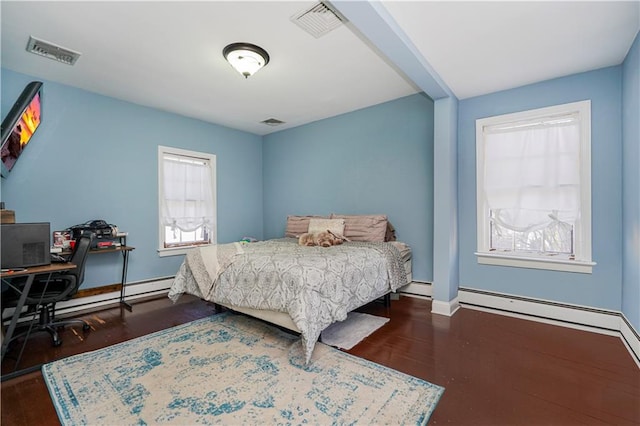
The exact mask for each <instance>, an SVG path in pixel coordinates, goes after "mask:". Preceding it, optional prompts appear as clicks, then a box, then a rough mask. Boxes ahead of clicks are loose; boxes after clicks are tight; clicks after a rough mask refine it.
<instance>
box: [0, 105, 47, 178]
mask: <svg viewBox="0 0 640 426" xmlns="http://www.w3.org/2000/svg"><path fill="white" fill-rule="evenodd" d="M39 125H40V93H37V94H36V95H35V96H34V97H33V99H32V100H31V102H30V103H29V105H28V106H27V108H26V109H25V110H24V112H23V113H22V116H21V117H20V120H18V122H17V123H16V125H15V126H14V127H13V129H12V131H11V134H10V135H9V138H8V139H7V141H6V142H5V143H4V145H2V162H3V163H4V166H5V167H6V168H7V170H11V169H12V168H13V165H14V164H15V162H16V160H17V159H18V157H19V156H20V154H21V153H22V150H23V149H24V147H25V146H27V144H28V143H29V140H30V139H31V136H32V135H33V133H34V132H35V131H36V129H37V128H38V126H39Z"/></svg>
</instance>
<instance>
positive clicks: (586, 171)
mask: <svg viewBox="0 0 640 426" xmlns="http://www.w3.org/2000/svg"><path fill="white" fill-rule="evenodd" d="M568 113H578V114H579V117H580V118H579V120H580V219H579V223H577V224H576V227H575V231H574V232H575V258H569V257H568V256H567V257H565V258H562V257H560V258H558V257H555V256H554V257H552V256H549V255H544V254H537V253H526V252H500V253H496V252H495V251H490V237H491V229H490V220H489V207H488V203H487V200H486V197H485V191H484V166H485V159H484V135H483V128H484V127H485V126H497V125H507V124H510V123H515V122H522V121H527V120H535V119H542V118H548V117H550V116H551V117H552V116H557V115H561V114H568ZM476 182H477V188H476V199H477V252H476V253H475V254H476V256H477V260H478V263H479V264H484V265H498V266H511V267H520V268H533V269H547V270H553V271H564V272H578V273H587V274H590V273H592V268H593V266H594V265H595V262H593V261H592V257H591V244H592V243H591V101H589V100H586V101H580V102H573V103H568V104H563V105H555V106H551V107H546V108H539V109H534V110H529V111H523V112H517V113H512V114H505V115H499V116H494V117H488V118H482V119H478V120H476Z"/></svg>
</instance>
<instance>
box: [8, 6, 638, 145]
mask: <svg viewBox="0 0 640 426" xmlns="http://www.w3.org/2000/svg"><path fill="white" fill-rule="evenodd" d="M315 3H316V2H312V1H283V2H272V1H257V2H249V1H199V2H183V1H180V2H168V1H142V2H123V1H117V2H98V1H84V2H79V1H72V2H56V1H44V2H33V1H26V2H25V1H15V2H13V1H6V0H3V1H2V2H0V13H1V16H0V18H1V24H2V25H1V31H2V33H1V35H2V56H1V65H2V67H4V68H8V69H11V70H14V71H18V72H21V73H25V74H29V75H33V76H35V77H38V78H42V79H46V80H49V81H55V82H59V83H63V84H67V85H70V86H75V87H79V88H82V89H86V90H89V91H92V92H96V93H99V94H103V95H107V96H111V97H114V98H118V99H123V100H127V101H130V102H134V103H137V104H140V105H145V106H150V107H153V108H157V109H160V110H165V111H170V112H175V113H178V114H182V115H185V116H188V117H194V118H197V119H201V120H204V121H208V122H213V123H217V124H221V125H225V126H228V127H232V128H236V129H240V130H244V131H248V132H251V133H255V134H259V135H264V134H268V133H270V132H273V131H278V130H282V129H286V128H290V127H295V126H299V125H301V124H305V123H309V122H313V121H317V120H320V119H323V118H327V117H332V116H335V115H338V114H342V113H345V112H349V111H354V110H357V109H360V108H364V107H367V106H371V105H375V104H379V103H382V102H385V101H389V100H392V99H396V98H400V97H403V96H407V95H410V94H413V93H417V92H420V91H422V90H426V89H425V88H424V87H422V86H421V84H420V82H419V78H416V77H415V76H413V77H412V80H410V79H409V78H408V77H407V75H411V74H410V73H406V72H404V69H403V65H404V64H401V63H392V62H391V60H390V59H389V58H388V57H383V56H382V54H381V53H380V52H384V51H385V50H384V46H379V44H381V42H380V40H377V41H376V42H372V41H370V40H366V39H364V38H363V37H362V35H361V34H366V32H362V33H361V32H360V31H359V28H358V27H357V26H355V24H353V22H350V23H349V24H347V25H343V26H340V27H339V28H337V29H335V30H333V31H331V32H329V33H328V34H326V35H325V36H322V37H320V38H317V39H316V38H314V37H312V36H311V35H309V34H307V33H305V32H304V31H303V30H302V29H300V28H299V27H298V26H297V25H295V24H293V23H292V22H291V21H290V19H289V18H290V17H291V16H292V15H294V14H296V13H298V12H300V11H301V10H303V9H305V8H307V7H310V6H312V5H314V4H315ZM377 4H379V5H382V7H383V8H384V10H385V11H386V14H387V15H389V16H390V17H391V19H392V21H395V22H394V23H393V24H394V25H390V26H389V28H391V30H392V31H393V32H394V33H395V34H398V37H400V38H401V39H402V40H405V41H406V44H407V46H408V49H409V50H411V51H413V52H414V53H417V55H418V56H419V59H420V61H421V62H422V63H423V64H427V66H426V67H425V69H422V70H420V71H419V72H421V73H425V74H426V73H428V72H429V71H428V70H432V71H435V73H437V76H438V81H441V82H443V83H442V84H443V85H445V86H446V89H447V90H446V91H447V92H450V93H453V94H454V95H455V96H456V97H458V98H459V99H465V98H468V97H472V96H478V95H482V94H486V93H491V92H495V91H498V90H504V89H508V88H513V87H517V86H521V85H523V84H529V83H533V82H537V81H542V80H547V79H550V78H555V77H560V76H564V75H568V74H573V73H577V72H582V71H588V70H593V69H597V68H602V67H606V66H612V65H618V64H620V63H621V62H622V61H623V60H624V58H625V56H626V54H627V52H628V50H629V48H630V46H631V43H632V42H633V39H634V37H635V35H636V33H637V32H638V29H639V28H640V2H638V1H629V2H613V1H605V2H592V1H588V2H575V1H574V2H550V1H541V2H430V1H409V2H404V1H402V2H401V1H389V0H387V1H383V2H382V3H377ZM335 7H336V8H337V9H338V10H340V7H341V5H340V2H338V1H336V3H335ZM345 15H346V14H345ZM351 16H352V19H351V20H352V21H354V19H353V15H351ZM355 21H357V20H355ZM30 35H33V36H34V37H37V38H40V39H44V40H46V41H49V42H52V43H54V44H57V45H60V46H63V47H65V48H68V49H71V50H75V51H78V52H81V53H82V56H81V57H80V59H79V60H78V62H77V63H76V64H75V65H74V66H69V65H65V64H61V63H58V62H55V61H52V60H49V59H45V58H42V57H40V56H36V55H34V54H31V53H28V52H27V51H26V50H25V47H26V45H27V41H28V39H29V36H30ZM239 41H246V42H250V43H254V44H257V45H259V46H261V47H263V48H264V49H266V50H267V51H268V52H269V55H270V57H271V61H270V62H269V64H268V65H267V66H266V67H265V68H264V69H263V70H261V71H259V72H258V73H257V74H255V75H254V76H252V77H250V78H248V79H244V78H243V77H242V76H241V75H240V74H238V73H237V72H236V71H235V70H233V69H232V68H231V66H230V65H229V64H228V63H226V61H225V60H224V58H223V57H222V49H223V48H224V46H226V45H227V44H230V43H233V42H239ZM382 44H383V43H382ZM401 70H402V71H401ZM431 75H433V72H432V73H431ZM427 94H430V93H428V91H427ZM430 95H431V94H430ZM5 114H6V111H3V113H2V115H3V116H4V115H5ZM269 118H276V119H279V120H282V121H285V123H286V124H284V125H281V126H278V127H271V126H267V125H265V124H261V123H260V121H262V120H265V119H269Z"/></svg>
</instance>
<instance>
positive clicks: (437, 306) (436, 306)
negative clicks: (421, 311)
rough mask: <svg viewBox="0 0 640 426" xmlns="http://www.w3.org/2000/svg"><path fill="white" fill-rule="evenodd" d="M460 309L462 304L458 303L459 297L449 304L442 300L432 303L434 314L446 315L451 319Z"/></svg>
mask: <svg viewBox="0 0 640 426" xmlns="http://www.w3.org/2000/svg"><path fill="white" fill-rule="evenodd" d="M458 309H460V303H459V302H458V298H457V297H456V298H455V299H453V300H451V301H449V302H443V301H442V300H435V299H434V300H433V301H432V302H431V313H432V314H437V315H446V316H448V317H450V316H452V315H453V314H455V313H456V311H457V310H458Z"/></svg>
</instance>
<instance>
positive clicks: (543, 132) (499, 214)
mask: <svg viewBox="0 0 640 426" xmlns="http://www.w3.org/2000/svg"><path fill="white" fill-rule="evenodd" d="M483 132H484V139H485V143H484V156H485V161H484V165H485V169H484V188H485V196H486V200H487V203H488V205H489V209H490V210H491V214H492V220H493V221H494V222H495V223H496V224H498V225H500V226H502V227H504V228H506V229H510V230H512V231H517V232H532V231H536V230H539V229H543V228H546V227H547V226H549V225H551V224H553V223H554V222H555V223H557V224H567V225H569V224H571V225H573V224H574V223H575V221H576V220H577V219H578V218H579V216H580V127H579V122H578V119H577V117H576V116H575V115H565V116H562V117H554V118H553V119H548V120H544V121H540V120H538V121H528V122H522V123H512V124H510V125H508V126H487V127H485V128H484V129H483Z"/></svg>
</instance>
